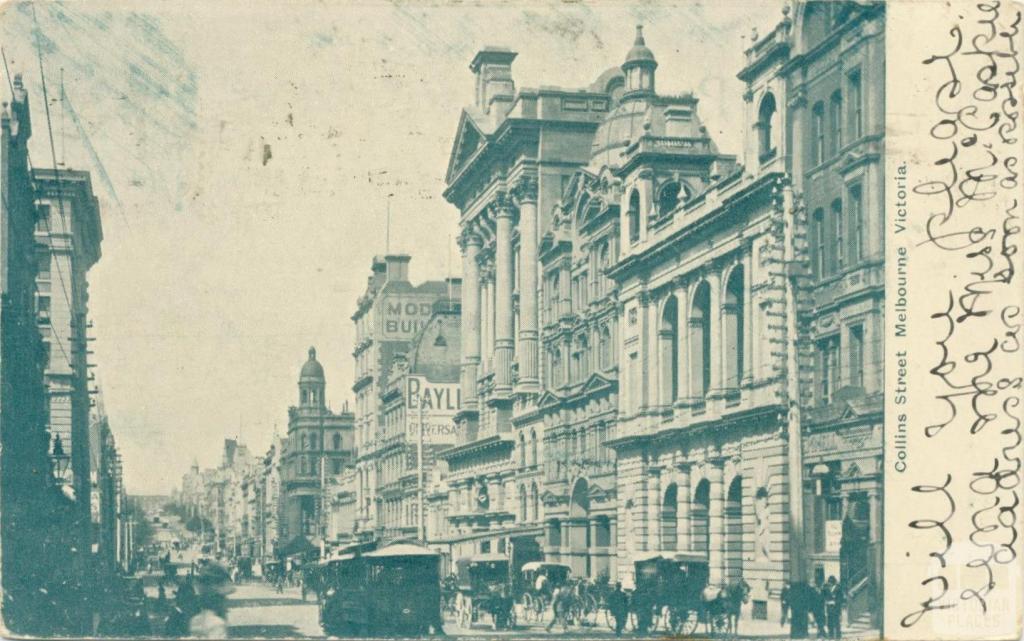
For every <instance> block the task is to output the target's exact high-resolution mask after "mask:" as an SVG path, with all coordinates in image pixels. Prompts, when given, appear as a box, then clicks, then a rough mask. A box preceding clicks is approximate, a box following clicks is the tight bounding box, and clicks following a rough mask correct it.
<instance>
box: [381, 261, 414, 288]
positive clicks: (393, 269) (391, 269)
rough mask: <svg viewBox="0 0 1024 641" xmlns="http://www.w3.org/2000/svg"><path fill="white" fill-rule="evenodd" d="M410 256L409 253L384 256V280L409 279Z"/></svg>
mask: <svg viewBox="0 0 1024 641" xmlns="http://www.w3.org/2000/svg"><path fill="white" fill-rule="evenodd" d="M410 260H412V257H411V256H409V254H388V255H387V256H385V257H384V262H385V264H386V268H387V271H386V274H387V275H386V277H385V282H388V283H390V282H392V281H406V282H408V280H409V261H410Z"/></svg>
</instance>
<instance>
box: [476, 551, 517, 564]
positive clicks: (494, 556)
mask: <svg viewBox="0 0 1024 641" xmlns="http://www.w3.org/2000/svg"><path fill="white" fill-rule="evenodd" d="M468 560H469V562H470V563H496V562H501V561H504V562H508V557H507V556H505V555H504V554H498V553H496V552H492V553H490V554H474V555H473V556H471V557H469V559H468Z"/></svg>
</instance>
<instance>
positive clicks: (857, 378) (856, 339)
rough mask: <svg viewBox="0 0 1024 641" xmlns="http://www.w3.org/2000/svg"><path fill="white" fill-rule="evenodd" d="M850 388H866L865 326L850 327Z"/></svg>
mask: <svg viewBox="0 0 1024 641" xmlns="http://www.w3.org/2000/svg"><path fill="white" fill-rule="evenodd" d="M849 352H850V357H849V359H850V365H849V367H850V381H849V383H850V386H851V387H864V326H863V325H853V326H851V327H850V346H849Z"/></svg>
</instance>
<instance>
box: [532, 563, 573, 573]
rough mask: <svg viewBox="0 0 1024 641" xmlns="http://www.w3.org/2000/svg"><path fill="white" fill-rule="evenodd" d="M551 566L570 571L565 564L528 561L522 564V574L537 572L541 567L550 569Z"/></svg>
mask: <svg viewBox="0 0 1024 641" xmlns="http://www.w3.org/2000/svg"><path fill="white" fill-rule="evenodd" d="M552 566H554V567H561V568H569V569H570V570H572V568H571V567H570V566H569V565H568V564H567V563H552V562H550V561H530V562H529V563H524V564H523V567H522V571H523V572H532V571H534V570H539V569H541V568H543V567H552Z"/></svg>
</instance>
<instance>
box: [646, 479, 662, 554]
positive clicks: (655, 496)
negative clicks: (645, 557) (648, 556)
mask: <svg viewBox="0 0 1024 641" xmlns="http://www.w3.org/2000/svg"><path fill="white" fill-rule="evenodd" d="M647 524H648V525H647V541H646V544H647V545H646V548H645V549H647V550H659V549H661V468H660V467H653V466H652V467H649V468H648V469H647Z"/></svg>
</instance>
